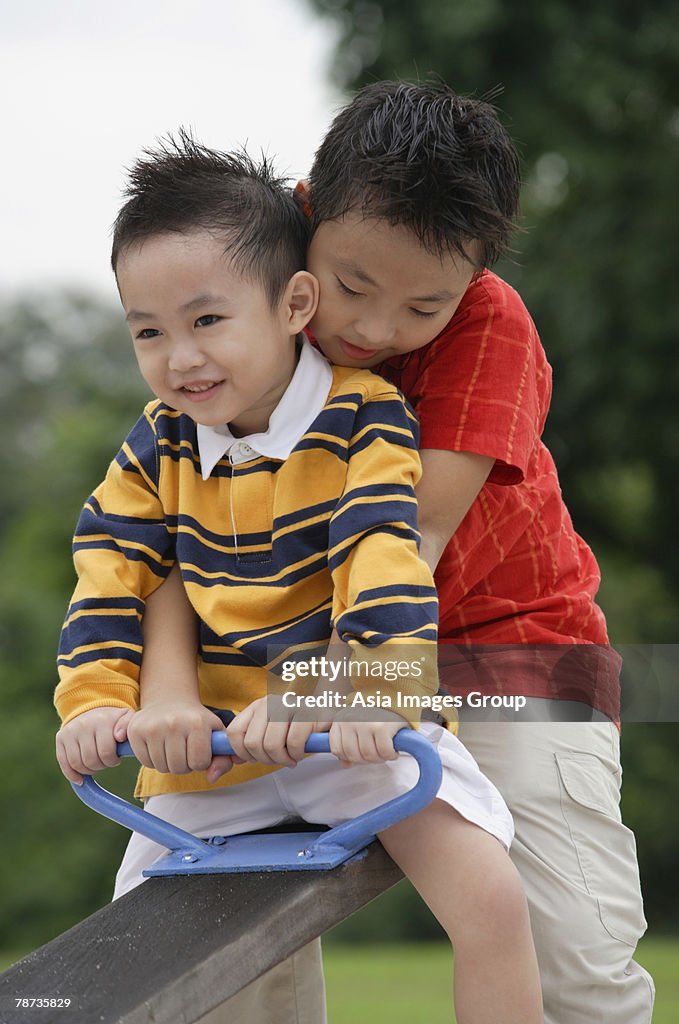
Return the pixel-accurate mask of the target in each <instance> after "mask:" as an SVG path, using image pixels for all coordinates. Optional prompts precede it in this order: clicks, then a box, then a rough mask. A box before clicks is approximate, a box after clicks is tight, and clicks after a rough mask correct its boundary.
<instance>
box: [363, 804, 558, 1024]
mask: <svg viewBox="0 0 679 1024" xmlns="http://www.w3.org/2000/svg"><path fill="white" fill-rule="evenodd" d="M379 838H380V840H381V842H382V844H383V845H384V847H385V849H386V850H387V852H388V853H389V854H390V855H391V857H393V859H394V860H395V861H396V863H397V864H398V865H399V867H400V868H401V869H402V871H403V872H404V874H406V875H407V877H408V878H409V879H410V881H411V882H412V883H413V885H414V886H415V888H416V889H417V890H418V892H419V893H420V895H421V896H422V898H423V899H424V900H425V902H426V903H427V905H428V906H429V908H430V909H431V911H432V913H433V914H434V915H435V916H436V918H437V919H438V921H439V923H440V924H441V925H442V927H443V928H445V930H446V932H447V933H448V936H449V938H450V941H451V943H452V945H453V949H454V951H455V980H454V1002H455V1012H456V1014H457V1019H458V1024H498V1022H499V1021H501V1022H502V1024H542V1021H543V1014H542V997H541V993H540V979H539V975H538V967H537V960H536V957H535V949H534V947H533V938H532V935H531V932H530V924H529V919H528V909H527V905H526V899H525V896H524V894H523V889H522V888H521V883H520V879H519V875H518V872H517V871H516V869H515V868H514V866H513V864H512V862H511V861H510V859H509V857H508V855H507V853H506V852H505V850H504V849H503V847H502V846H501V844H500V843H499V842H498V841H497V839H495V838H494V837H493V836H491V835H489V834H488V833H487V832H485V831H484V830H483V829H481V828H478V827H477V826H476V825H472V824H471V823H470V822H468V821H466V820H465V819H464V818H462V817H461V815H459V814H458V813H457V812H456V811H455V810H453V808H452V807H450V806H449V805H448V804H446V803H444V802H443V801H442V800H434V801H433V803H431V804H430V805H429V806H428V807H425V808H424V810H422V811H420V812H419V813H418V814H416V815H414V816H413V817H411V818H408V819H406V820H405V821H402V822H399V823H398V824H397V825H393V826H392V827H391V828H390V829H387V830H386V831H385V832H382V833H381V835H380V837H379Z"/></svg>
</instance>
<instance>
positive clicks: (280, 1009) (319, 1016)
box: [198, 941, 326, 1024]
mask: <svg viewBox="0 0 679 1024" xmlns="http://www.w3.org/2000/svg"><path fill="white" fill-rule="evenodd" d="M325 1020H326V1015H325V986H324V983H323V965H322V963H321V944H320V942H318V941H316V942H311V943H310V944H309V945H308V946H304V947H303V948H302V949H300V951H299V952H298V953H295V954H294V956H291V957H290V958H289V959H288V960H285V961H283V963H282V964H279V965H278V967H274V968H273V969H272V970H270V971H268V972H267V973H266V974H265V975H263V977H261V978H258V980H257V981H253V982H252V983H251V984H250V985H246V987H245V988H244V989H242V990H241V991H240V992H239V993H238V994H237V995H235V996H233V997H232V998H231V999H228V1000H227V1001H226V1002H225V1003H222V1005H221V1006H218V1007H217V1009H216V1010H212V1012H211V1013H208V1014H206V1015H205V1016H204V1017H201V1018H200V1021H199V1022H198V1024H325Z"/></svg>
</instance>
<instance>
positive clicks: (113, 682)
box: [55, 367, 437, 796]
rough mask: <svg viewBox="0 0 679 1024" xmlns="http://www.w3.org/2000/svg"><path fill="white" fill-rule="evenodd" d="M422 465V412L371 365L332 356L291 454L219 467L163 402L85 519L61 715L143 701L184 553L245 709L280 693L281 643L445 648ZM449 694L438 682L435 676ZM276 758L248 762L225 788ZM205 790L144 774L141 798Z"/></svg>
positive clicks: (133, 435) (217, 679) (217, 657)
mask: <svg viewBox="0 0 679 1024" xmlns="http://www.w3.org/2000/svg"><path fill="white" fill-rule="evenodd" d="M419 476H420V460H419V455H418V451H417V423H416V420H415V418H414V416H413V414H412V412H411V411H410V410H409V408H408V407H407V405H406V403H405V401H404V399H403V398H402V396H401V395H400V393H399V392H398V391H397V390H396V389H395V388H394V387H393V386H392V385H390V384H388V383H386V382H385V381H384V380H383V379H382V378H380V377H377V376H375V375H374V374H372V373H370V372H369V371H367V370H357V369H353V368H350V367H333V374H332V384H331V387H330V391H329V394H328V397H327V400H326V402H325V405H324V406H323V408H322V410H321V412H320V414H319V415H318V416H317V417H316V419H315V420H314V421H313V423H312V424H311V426H310V427H309V428H308V429H307V430H306V432H305V433H304V434H303V436H302V437H301V438H300V440H299V441H298V443H297V444H296V445H295V447H294V448H293V450H292V452H291V453H290V455H289V457H288V458H287V459H286V460H285V461H280V460H276V459H270V458H266V457H261V456H257V455H256V453H253V458H252V459H251V460H250V461H247V462H239V463H238V464H235V465H232V464H231V462H230V461H229V459H228V457H225V458H222V459H221V460H220V461H219V462H218V463H217V464H216V466H215V467H214V469H213V470H212V473H211V474H210V476H209V477H208V479H207V480H204V479H203V478H202V475H201V465H200V456H199V452H198V446H197V439H196V424H195V423H194V422H193V420H191V419H190V418H189V417H188V416H186V415H184V414H182V413H178V412H176V411H175V410H173V409H171V408H169V407H168V406H166V405H164V404H163V403H162V402H159V401H155V402H151V403H150V404H149V405H148V406H147V407H146V408H145V410H144V413H143V415H142V416H141V418H140V419H139V421H138V422H137V424H136V425H135V427H134V428H133V429H132V431H131V432H130V434H129V436H128V437H127V439H126V441H125V442H124V444H123V446H122V448H121V450H120V452H119V453H118V456H117V457H116V459H115V460H114V462H113V463H112V464H111V466H110V468H109V471H108V473H107V476H106V478H105V480H104V482H103V483H102V484H101V485H100V486H99V487H98V488H97V489H96V491H95V492H94V494H93V495H92V496H91V497H90V499H89V500H88V501H87V503H86V504H85V507H84V509H83V512H82V514H81V516H80V520H79V522H78V526H77V531H76V535H75V539H74V560H75V565H76V570H77V573H78V584H77V587H76V589H75V592H74V594H73V598H72V602H71V605H70V608H69V610H68V615H67V618H66V622H65V624H64V628H63V632H62V638H61V645H60V652H59V675H60V682H59V685H58V686H57V690H56V695H55V704H56V706H57V710H58V712H59V714H60V715H61V718H62V720H63V721H64V722H67V721H70V719H72V718H74V717H75V716H76V715H78V714H81V713H83V712H84V711H88V710H90V709H91V708H94V707H102V706H114V707H132V708H136V707H137V706H138V698H139V670H140V665H141V658H142V633H141V621H142V617H143V614H144V604H145V600H146V598H147V597H148V595H149V594H151V593H152V592H153V591H154V590H155V589H156V588H157V587H158V586H159V585H160V584H161V583H162V581H163V580H164V579H165V577H166V576H167V575H168V573H169V571H170V569H171V567H172V566H173V565H174V564H175V562H176V563H178V565H179V567H180V569H181V573H182V577H183V580H184V585H185V587H186V591H187V593H188V595H189V598H190V600H191V603H192V605H193V607H194V608H195V610H196V613H197V615H198V618H199V620H200V651H199V658H198V675H199V684H200V695H201V700H202V701H203V703H204V704H206V705H209V706H213V707H217V708H231V709H232V710H234V711H236V712H237V711H240V710H241V709H242V708H244V707H246V706H247V705H248V704H250V703H251V702H252V701H253V700H255V699H256V698H257V697H259V696H262V695H263V694H265V693H266V686H267V668H268V667H270V665H271V655H270V651H271V648H272V647H274V645H275V648H276V650H277V651H280V650H281V649H286V650H290V651H295V652H300V651H303V650H305V649H309V650H317V649H318V648H319V647H323V646H324V645H325V644H327V642H328V640H329V638H330V634H331V631H332V628H333V625H334V626H335V628H336V629H337V631H338V633H339V635H340V637H341V639H342V640H344V641H347V642H349V643H352V644H357V645H362V647H364V648H365V647H367V648H372V649H382V650H383V649H384V648H383V645H393V644H400V645H403V644H418V645H422V644H423V645H425V646H426V647H427V648H428V649H429V652H430V653H431V651H432V650H433V647H434V646H435V642H436V624H437V601H436V592H435V589H434V583H433V579H432V576H431V573H430V571H429V569H428V567H427V566H426V565H425V563H424V562H423V561H422V560H421V559H420V557H419V554H418V541H419V534H418V532H417V505H416V499H415V493H414V488H415V484H416V483H417V481H418V479H419ZM375 654H377V650H375ZM355 685H356V686H357V687H359V688H361V689H363V688H364V687H363V686H361V681H360V680H359V681H358V682H357V683H356V684H355ZM372 686H373V689H374V681H373V684H372ZM380 686H381V687H382V692H383V693H384V692H385V690H388V684H385V682H384V681H383V680H380ZM435 689H436V680H435V679H430V680H428V681H426V682H425V683H424V691H423V692H433V691H435ZM270 770H272V769H271V768H267V767H266V766H264V765H250V764H249V765H242V766H240V767H238V768H235V769H234V770H233V771H231V772H230V773H229V774H227V775H226V776H224V777H223V779H222V780H221V783H222V784H224V785H231V784H234V783H237V782H243V781H246V780H247V779H249V778H252V777H254V776H256V775H259V774H263V773H266V772H267V771H270ZM205 788H208V786H207V783H206V781H205V777H204V774H203V773H198V772H196V773H192V774H190V775H183V776H171V775H161V774H160V773H157V772H152V771H150V770H147V769H143V770H142V778H141V782H140V786H139V787H138V793H139V794H140V795H144V796H146V795H151V794H153V793H160V792H170V791H173V792H174V791H183V790H197V789H205ZM209 788H212V787H209Z"/></svg>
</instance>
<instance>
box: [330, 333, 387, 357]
mask: <svg viewBox="0 0 679 1024" xmlns="http://www.w3.org/2000/svg"><path fill="white" fill-rule="evenodd" d="M339 342H340V347H341V348H342V350H343V352H344V353H345V354H346V355H347V356H349V358H350V359H374V358H375V356H376V355H377V352H378V350H377V349H374V348H360V346H358V345H352V344H351V342H349V341H345V340H344V338H340V340H339Z"/></svg>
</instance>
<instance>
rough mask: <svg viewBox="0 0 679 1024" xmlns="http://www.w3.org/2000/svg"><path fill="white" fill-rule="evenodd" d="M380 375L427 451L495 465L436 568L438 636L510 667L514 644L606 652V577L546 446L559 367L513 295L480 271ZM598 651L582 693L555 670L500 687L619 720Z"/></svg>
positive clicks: (608, 669)
mask: <svg viewBox="0 0 679 1024" xmlns="http://www.w3.org/2000/svg"><path fill="white" fill-rule="evenodd" d="M376 370H377V372H379V373H381V374H382V375H383V376H384V377H386V378H387V379H388V380H391V381H393V382H394V383H395V384H397V385H398V387H399V388H400V389H401V390H402V391H403V392H404V394H405V396H406V398H407V399H408V400H409V401H410V403H411V404H412V406H413V407H414V409H415V412H416V414H417V416H418V419H419V421H420V431H421V434H420V447H421V448H435V449H443V450H446V451H461V452H475V453H477V454H481V455H488V456H491V457H492V458H494V459H495V460H496V462H495V466H494V467H493V469H492V470H491V473H490V476H489V477H488V480H487V482H486V484H485V485H484V487H483V489H482V490H481V492H480V494H479V496H478V498H477V499H476V501H475V502H474V503H473V505H472V506H471V508H470V510H469V512H468V513H467V515H466V517H465V519H464V520H463V522H462V523H461V524H460V526H459V527H458V529H457V530H456V532H455V534H454V535H453V537H452V539H451V540H450V542H449V544H448V546H447V547H446V549H445V551H444V553H443V556H442V557H441V560H440V562H439V564H438V568H437V570H436V585H437V589H438V595H439V603H440V626H439V630H440V639H441V640H442V641H443V642H444V643H446V642H448V643H449V644H463V645H470V644H473V645H474V648H475V650H477V649H478V650H483V648H484V647H486V645H500V646H499V647H498V646H493V648H490V650H493V651H495V652H497V653H498V654H499V653H500V652H501V651H502V648H503V647H504V646H505V645H508V646H507V648H506V652H505V654H504V655H503V658H502V661H501V662H500V664H501V665H504V666H506V667H507V668H508V667H509V664H510V662H514V663H516V661H517V656H518V660H519V661H520V660H522V658H521V654H520V650H521V649H520V648H516V649H513V648H514V645H544V644H550V645H551V644H557V645H572V644H574V643H575V644H578V643H580V644H597V645H607V643H608V638H607V633H606V622H605V619H604V615H603V612H602V611H601V609H600V608H599V606H598V605H597V604H596V601H595V596H596V593H597V590H598V587H599V583H600V574H599V568H598V565H597V562H596V559H595V558H594V555H593V553H592V551H591V550H590V548H589V547H588V546H587V545H586V544H585V542H584V541H583V540H582V538H581V537H579V536H578V534H577V533H576V532H575V529H574V528H573V524H572V522H571V518H570V515H569V514H568V510H567V508H566V506H565V504H564V501H563V498H562V496H561V488H560V486H559V481H558V477H557V473H556V468H555V466H554V462H553V460H552V457H551V455H550V453H549V451H548V450H547V448H546V447H545V445H544V444H543V443H542V441H541V439H540V436H541V434H542V430H543V427H544V424H545V419H546V417H547V411H548V409H549V403H550V397H551V369H550V366H549V364H548V362H547V359H546V357H545V353H544V350H543V348H542V345H541V344H540V339H539V337H538V334H537V330H536V328H535V325H534V324H533V321H532V320H531V318H530V315H529V314H528V311H527V310H526V307H525V306H524V304H523V302H522V300H521V298H520V297H519V295H518V294H517V293H516V292H515V291H514V289H513V288H511V287H510V286H509V285H508V284H506V282H504V281H502V280H501V279H500V278H499V277H497V276H496V275H495V274H493V273H491V272H490V271H484V272H483V274H481V275H480V276H479V277H478V278H477V279H476V280H475V281H473V282H472V284H471V285H470V286H469V288H468V289H467V292H466V294H465V295H464V298H463V299H462V302H461V303H460V305H459V307H458V309H457V311H456V313H455V315H454V317H453V318H452V320H451V321H450V323H449V324H448V325H447V326H446V327H445V329H444V330H443V331H442V332H441V334H439V335H438V337H437V338H435V339H434V340H433V341H432V342H430V343H429V344H428V345H425V346H424V347H423V348H421V349H418V350H416V351H414V352H409V353H407V354H406V355H404V356H399V357H396V358H394V359H391V360H388V361H386V362H385V363H383V364H382V365H381V366H379V367H376ZM477 645H481V646H480V647H478V648H477ZM570 649H571V652H572V653H573V654H575V652H574V651H573V650H572V647H571V648H570ZM523 651H524V653H525V654H526V655H528V651H527V649H526V648H525V647H524V648H523ZM606 652H608V654H606ZM450 653H451V655H452V654H453V652H452V651H451V652H450ZM554 653H555V654H556V652H554ZM584 653H585V652H584V651H582V654H583V655H584ZM594 653H595V652H594V651H590V652H589V655H590V657H589V658H588V661H587V664H588V665H589V664H590V663H591V664H593V663H594V662H593V661H592V658H591V655H593V654H594ZM601 653H602V659H601V662H602V664H601V666H600V667H599V668H598V669H596V670H591V668H588V669H587V671H585V672H578V673H576V674H577V675H578V677H579V681H578V682H577V683H575V684H574V686H571V685H569V684H568V681H567V680H566V679H564V678H563V673H562V674H561V676H562V678H561V679H559V673H556V674H555V673H554V672H552V671H550V672H547V673H544V672H541V671H535V672H528V676H529V677H530V679H531V680H532V681H530V682H529V685H528V686H527V685H526V674H525V673H516V672H513V671H511V672H509V673H508V675H509V676H511V677H513V678H514V682H512V680H511V679H510V678H508V677H507V678H505V681H504V682H503V683H500V684H499V689H500V691H501V692H504V693H531V694H534V695H539V696H551V697H568V698H571V699H579V700H586V701H587V702H588V703H592V704H593V706H594V707H597V708H598V709H599V710H602V711H604V712H605V713H606V714H608V715H610V717H612V718H617V706H618V679H617V664H618V662H617V658H616V657H613V658H611V657H610V653H611V652H610V651H609V649H608V648H602V652H601ZM460 655H461V652H460V651H459V649H458V654H457V656H456V657H458V658H459V656H460ZM491 660H496V659H491ZM595 660H597V659H595ZM523 661H524V664H525V658H524V659H523ZM530 661H531V665H533V664H534V661H535V651H534V650H533V651H531V657H530ZM493 674H494V673H493ZM500 674H501V675H502V676H504V675H505V673H504V671H503V672H501V673H500ZM567 675H568V674H567ZM520 676H522V677H523V678H520ZM583 679H584V682H583ZM470 685H471V686H472V688H474V685H473V683H470ZM462 688H463V689H465V688H466V689H469V687H464V686H463V687H462Z"/></svg>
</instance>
